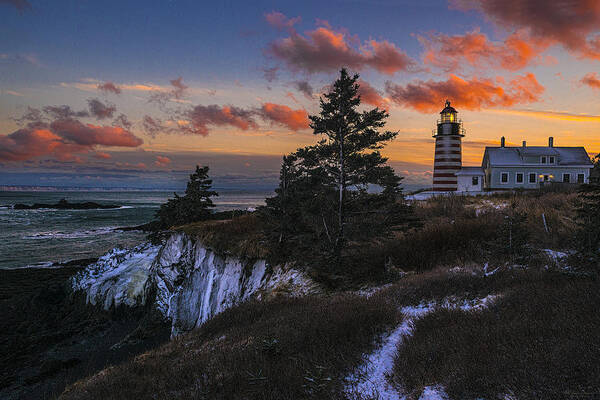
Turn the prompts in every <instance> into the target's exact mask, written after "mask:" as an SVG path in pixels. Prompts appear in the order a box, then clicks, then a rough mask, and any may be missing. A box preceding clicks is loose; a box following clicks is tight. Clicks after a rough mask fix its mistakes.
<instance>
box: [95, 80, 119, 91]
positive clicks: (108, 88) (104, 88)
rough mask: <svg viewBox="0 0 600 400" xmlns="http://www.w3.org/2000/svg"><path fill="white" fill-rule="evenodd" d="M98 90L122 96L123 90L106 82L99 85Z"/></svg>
mask: <svg viewBox="0 0 600 400" xmlns="http://www.w3.org/2000/svg"><path fill="white" fill-rule="evenodd" d="M98 90H100V91H101V92H104V93H113V94H121V88H119V87H118V86H117V85H115V84H114V83H113V82H104V83H100V84H98Z"/></svg>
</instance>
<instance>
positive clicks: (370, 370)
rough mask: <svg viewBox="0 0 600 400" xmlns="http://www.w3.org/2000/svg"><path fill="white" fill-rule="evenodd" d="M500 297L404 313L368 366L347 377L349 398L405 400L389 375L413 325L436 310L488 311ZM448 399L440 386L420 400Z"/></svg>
mask: <svg viewBox="0 0 600 400" xmlns="http://www.w3.org/2000/svg"><path fill="white" fill-rule="evenodd" d="M497 298H498V296H497V295H488V296H486V297H484V298H479V299H473V300H466V299H457V298H454V297H449V298H446V299H444V300H443V301H442V302H441V303H440V304H437V303H436V302H433V301H432V302H426V303H421V304H418V305H416V306H407V307H403V308H402V309H401V312H402V315H403V316H404V319H403V321H402V323H401V324H400V325H399V326H398V327H396V328H395V329H394V330H392V331H391V332H390V333H388V334H385V335H383V337H382V338H381V345H380V346H379V347H378V348H377V349H376V350H375V351H374V352H373V353H371V354H369V355H368V356H367V358H366V360H365V362H364V363H363V364H362V365H361V366H359V367H358V368H357V369H356V370H355V371H354V372H353V373H352V374H350V375H349V376H348V377H346V387H345V392H346V394H347V395H348V396H349V397H350V398H352V397H353V396H356V395H358V396H359V397H360V398H370V397H372V398H377V399H381V400H403V399H405V398H406V397H405V396H401V395H400V394H399V393H398V391H397V390H396V389H395V388H394V387H392V385H390V383H389V382H388V375H389V374H390V373H391V371H392V368H393V366H394V358H395V356H396V352H397V348H398V346H399V345H400V344H401V343H402V340H403V339H404V338H405V337H407V336H410V335H411V334H412V330H413V326H414V322H415V321H416V320H417V319H418V318H420V317H422V316H424V315H426V314H428V313H430V312H432V311H433V310H435V309H436V307H442V308H448V309H457V308H458V309H460V310H463V311H473V310H480V309H483V308H486V307H489V306H490V305H491V304H492V303H493V302H494V301H495V300H496V299H497ZM447 399H448V397H447V395H446V393H445V392H444V390H443V388H442V387H440V386H430V387H426V388H425V389H424V391H423V394H422V395H421V397H420V398H419V400H447Z"/></svg>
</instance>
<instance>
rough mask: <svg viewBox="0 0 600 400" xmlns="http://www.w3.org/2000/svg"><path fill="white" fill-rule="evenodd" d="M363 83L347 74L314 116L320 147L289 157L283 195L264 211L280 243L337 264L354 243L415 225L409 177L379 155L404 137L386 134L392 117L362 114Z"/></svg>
mask: <svg viewBox="0 0 600 400" xmlns="http://www.w3.org/2000/svg"><path fill="white" fill-rule="evenodd" d="M357 80H358V75H354V76H350V75H348V73H347V71H346V70H345V69H342V70H341V71H340V77H339V79H338V80H336V82H335V83H334V84H333V86H332V88H331V91H330V92H329V93H327V94H325V95H324V98H322V99H321V101H320V106H321V111H320V113H319V114H318V115H315V116H310V117H309V118H310V120H311V127H312V128H313V130H314V134H315V135H318V136H320V137H321V138H320V140H319V141H318V142H317V143H316V144H315V145H312V146H307V147H304V148H300V149H298V150H297V151H295V152H294V153H292V154H290V155H288V156H286V157H284V159H283V164H282V168H281V172H280V183H279V187H278V188H277V190H276V196H275V197H272V198H270V199H267V201H266V207H264V208H263V209H262V210H261V212H262V213H263V215H264V216H265V217H266V218H265V220H266V221H268V222H269V223H268V226H269V228H268V229H267V230H268V236H271V240H272V241H277V243H279V244H281V245H284V247H287V248H288V249H290V248H292V249H295V251H304V252H305V254H306V255H308V256H314V257H317V258H319V257H320V258H321V259H323V257H325V259H327V260H329V261H332V262H334V263H335V264H336V265H341V264H342V263H343V260H342V258H343V257H344V254H343V251H344V250H345V249H346V250H347V249H349V244H350V245H351V246H353V248H354V249H356V248H358V247H360V246H361V245H363V244H365V243H367V242H372V241H373V240H375V239H377V238H383V237H386V236H387V235H388V234H390V233H391V232H392V231H393V230H395V229H398V228H399V227H401V226H403V224H405V223H406V222H407V220H409V219H410V218H409V217H408V215H409V213H410V209H409V207H407V206H406V204H405V203H404V202H403V199H402V196H401V188H400V182H401V179H402V178H400V177H398V176H397V175H396V174H395V173H394V170H393V169H392V168H391V167H389V166H387V165H385V164H386V162H387V159H386V158H385V157H383V156H382V155H381V153H380V152H379V150H380V149H381V148H382V147H383V146H384V145H385V144H386V142H389V141H390V140H392V139H393V138H395V137H396V135H397V132H389V131H385V132H382V131H381V130H380V129H381V128H382V127H383V126H384V125H385V120H386V119H387V117H388V114H387V111H385V110H380V109H378V108H375V109H372V110H368V111H359V110H358V107H359V106H360V96H359V95H358V88H359V86H358V84H357ZM372 189H379V190H378V191H375V192H374V190H372ZM354 253H356V252H354ZM349 254H350V253H348V252H346V258H348V257H350V256H349Z"/></svg>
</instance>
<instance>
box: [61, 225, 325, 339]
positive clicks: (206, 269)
mask: <svg viewBox="0 0 600 400" xmlns="http://www.w3.org/2000/svg"><path fill="white" fill-rule="evenodd" d="M72 284H73V289H74V290H75V291H84V292H85V294H86V298H87V302H88V303H91V304H94V305H100V306H102V307H103V308H104V309H106V310H109V309H111V308H113V307H114V308H118V307H121V306H127V307H138V306H144V305H148V304H149V303H151V305H152V306H153V307H156V309H157V310H158V311H160V313H161V314H162V315H163V316H164V317H165V318H166V319H168V320H170V321H171V324H172V330H171V334H172V336H176V335H178V334H179V333H181V332H185V331H189V330H191V329H193V328H195V327H198V326H200V325H202V323H204V322H205V321H207V320H208V319H209V318H211V317H212V316H213V315H215V314H217V313H219V312H221V311H223V310H225V309H227V308H229V307H231V306H232V305H235V304H237V303H239V302H243V301H246V300H248V299H251V298H261V297H263V296H269V295H273V294H276V293H284V294H289V295H306V294H310V293H313V292H318V291H319V288H318V286H317V285H316V284H315V283H314V282H313V281H312V280H310V279H309V278H308V277H307V276H305V275H304V274H303V273H301V272H300V271H298V270H296V269H294V268H292V267H291V266H289V265H270V264H269V263H268V262H266V261H265V260H247V259H244V258H240V257H234V256H231V255H223V254H217V253H216V252H214V251H212V250H211V249H209V248H207V247H205V246H203V245H202V243H200V242H199V241H197V240H194V239H192V238H190V237H188V236H187V235H185V234H183V233H173V234H172V235H171V236H170V237H169V238H168V239H167V240H166V242H165V243H164V244H162V245H153V244H151V243H143V244H141V245H139V246H137V247H135V248H133V249H131V250H122V249H114V250H112V251H111V252H109V253H107V254H106V255H104V256H102V257H100V259H99V260H98V262H96V263H94V264H91V265H90V266H88V267H87V268H86V269H85V270H84V271H82V272H81V273H79V274H77V275H76V276H75V277H74V278H73V281H72Z"/></svg>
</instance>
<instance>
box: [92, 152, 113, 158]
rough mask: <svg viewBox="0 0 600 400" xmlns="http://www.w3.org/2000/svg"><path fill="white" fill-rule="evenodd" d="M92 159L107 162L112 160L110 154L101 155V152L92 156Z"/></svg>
mask: <svg viewBox="0 0 600 400" xmlns="http://www.w3.org/2000/svg"><path fill="white" fill-rule="evenodd" d="M94 157H95V158H98V159H102V160H108V159H109V158H112V156H111V155H110V154H108V153H103V152H101V151H97V152H96V154H94Z"/></svg>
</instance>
